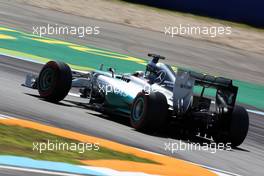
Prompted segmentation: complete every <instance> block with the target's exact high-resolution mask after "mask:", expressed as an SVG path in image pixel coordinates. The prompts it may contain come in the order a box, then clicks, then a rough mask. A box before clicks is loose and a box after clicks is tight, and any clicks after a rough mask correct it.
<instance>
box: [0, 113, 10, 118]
mask: <svg viewBox="0 0 264 176" xmlns="http://www.w3.org/2000/svg"><path fill="white" fill-rule="evenodd" d="M11 118H12V117H9V116H6V115H4V114H0V119H11Z"/></svg>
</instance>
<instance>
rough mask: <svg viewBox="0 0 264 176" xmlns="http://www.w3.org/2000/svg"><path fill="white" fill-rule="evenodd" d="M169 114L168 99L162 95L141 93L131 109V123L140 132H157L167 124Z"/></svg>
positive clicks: (158, 93)
mask: <svg viewBox="0 0 264 176" xmlns="http://www.w3.org/2000/svg"><path fill="white" fill-rule="evenodd" d="M167 114H168V104H167V99H166V97H165V96H164V95H163V94H162V93H160V92H152V93H150V94H149V95H147V94H145V93H144V92H140V93H138V95H137V96H136V98H135V100H134V102H133V105H132V108H131V114H130V123H131V126H132V127H133V128H135V129H136V130H138V131H155V130H158V129H159V128H161V127H162V126H163V125H164V124H165V123H166V118H167Z"/></svg>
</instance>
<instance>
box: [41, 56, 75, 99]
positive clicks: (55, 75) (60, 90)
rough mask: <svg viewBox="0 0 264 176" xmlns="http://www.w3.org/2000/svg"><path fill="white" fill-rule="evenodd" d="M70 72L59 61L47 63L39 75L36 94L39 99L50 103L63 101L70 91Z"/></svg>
mask: <svg viewBox="0 0 264 176" xmlns="http://www.w3.org/2000/svg"><path fill="white" fill-rule="evenodd" d="M71 84H72V72H71V69H70V67H69V66H68V65H67V64H65V63H63V62H59V61H49V62H48V63H46V64H45V65H44V66H43V68H42V70H41V71H40V73H39V77H38V79H37V87H38V92H39V95H40V97H41V98H44V99H45V100H47V101H50V102H54V103H56V102H59V101H61V100H63V99H64V98H65V97H66V96H67V94H68V93H69V91H70V89H71Z"/></svg>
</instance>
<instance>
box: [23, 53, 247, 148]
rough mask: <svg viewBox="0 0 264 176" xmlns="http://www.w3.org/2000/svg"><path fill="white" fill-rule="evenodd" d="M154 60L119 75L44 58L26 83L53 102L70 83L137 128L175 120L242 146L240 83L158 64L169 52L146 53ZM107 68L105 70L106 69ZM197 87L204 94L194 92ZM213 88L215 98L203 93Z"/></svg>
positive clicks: (100, 107) (90, 100)
mask: <svg viewBox="0 0 264 176" xmlns="http://www.w3.org/2000/svg"><path fill="white" fill-rule="evenodd" d="M148 56H150V57H151V58H152V60H151V61H150V62H149V63H148V64H147V66H146V70H145V71H136V72H134V73H129V74H127V73H124V74H116V73H115V70H114V69H113V68H108V69H104V68H103V67H104V66H103V65H101V66H100V69H98V70H96V71H91V72H86V73H82V72H78V71H72V70H71V69H70V67H69V66H68V65H67V64H65V63H62V62H59V61H50V62H48V63H46V64H45V65H44V66H43V68H42V70H41V71H40V73H39V75H32V74H28V75H27V78H26V82H25V84H24V86H26V87H30V88H33V89H38V92H39V95H40V97H42V98H43V99H45V100H46V101H50V102H55V103H56V102H59V101H61V100H63V99H64V98H65V97H66V96H67V94H68V93H69V91H70V89H71V88H72V87H75V88H78V89H79V92H80V94H81V96H80V97H82V98H87V103H88V104H89V105H91V106H94V107H97V109H98V110H100V111H102V112H105V113H112V114H113V113H117V114H119V115H123V116H127V117H129V118H130V122H131V126H132V127H134V128H135V129H136V130H138V131H156V130H158V129H160V128H163V127H164V126H165V125H167V124H168V123H170V122H175V123H176V124H178V125H179V126H181V127H184V129H187V130H188V131H189V132H191V133H192V134H196V133H200V134H206V135H207V136H210V137H212V138H213V139H214V141H215V142H217V143H219V142H222V143H225V144H226V143H231V145H232V146H233V147H235V146H238V145H240V144H241V143H242V142H243V141H244V139H245V137H246V135H247V132H248V127H249V117H248V113H247V111H246V110H245V108H243V107H241V106H237V105H235V102H236V96H237V91H238V88H237V87H235V86H234V85H233V84H232V80H230V79H226V78H222V77H214V76H210V75H205V74H201V73H197V72H194V71H187V70H182V69H178V71H177V72H174V71H173V69H172V67H170V66H169V65H167V64H163V63H159V60H160V59H165V57H163V56H160V55H156V54H148ZM104 70H105V71H104ZM195 86H198V87H200V89H201V93H199V94H197V93H196V94H195V93H194V87H195ZM206 88H210V89H214V90H215V98H214V100H213V99H211V98H208V97H206V96H204V91H205V89H206Z"/></svg>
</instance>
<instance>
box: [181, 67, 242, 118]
mask: <svg viewBox="0 0 264 176" xmlns="http://www.w3.org/2000/svg"><path fill="white" fill-rule="evenodd" d="M181 72H187V73H189V75H190V77H191V78H192V79H194V85H195V86H201V87H202V92H201V95H200V97H203V94H204V90H205V89H206V88H213V89H216V95H215V104H216V108H217V110H218V111H220V112H219V113H224V114H225V113H232V112H233V108H234V106H235V103H236V97H237V92H238V87H236V86H234V85H233V81H232V80H231V79H227V78H223V77H215V76H211V75H206V74H202V73H197V72H194V71H186V70H178V74H181Z"/></svg>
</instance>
